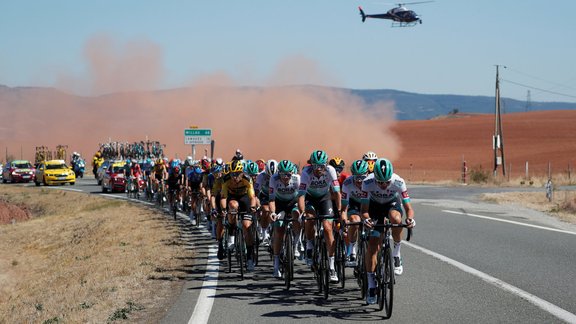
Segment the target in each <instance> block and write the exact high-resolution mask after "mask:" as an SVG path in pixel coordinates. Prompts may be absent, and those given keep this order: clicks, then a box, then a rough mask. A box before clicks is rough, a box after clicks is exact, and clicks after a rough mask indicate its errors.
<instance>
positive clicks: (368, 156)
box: [362, 151, 378, 173]
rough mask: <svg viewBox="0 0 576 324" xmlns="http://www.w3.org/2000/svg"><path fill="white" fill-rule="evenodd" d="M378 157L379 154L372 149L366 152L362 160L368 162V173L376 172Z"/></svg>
mask: <svg viewBox="0 0 576 324" xmlns="http://www.w3.org/2000/svg"><path fill="white" fill-rule="evenodd" d="M377 159H378V155H376V153H374V152H372V151H368V152H366V153H364V155H363V156H362V160H364V161H366V162H367V163H368V173H372V172H374V162H376V160H377Z"/></svg>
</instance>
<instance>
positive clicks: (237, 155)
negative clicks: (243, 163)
mask: <svg viewBox="0 0 576 324" xmlns="http://www.w3.org/2000/svg"><path fill="white" fill-rule="evenodd" d="M237 160H244V155H242V152H241V151H240V149H236V153H235V154H234V156H233V157H232V161H237Z"/></svg>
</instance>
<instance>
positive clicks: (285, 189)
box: [268, 173, 300, 201]
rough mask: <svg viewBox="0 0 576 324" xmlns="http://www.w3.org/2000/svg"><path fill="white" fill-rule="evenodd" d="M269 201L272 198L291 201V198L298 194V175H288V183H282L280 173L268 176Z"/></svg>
mask: <svg viewBox="0 0 576 324" xmlns="http://www.w3.org/2000/svg"><path fill="white" fill-rule="evenodd" d="M269 187H270V190H269V191H268V192H269V195H270V201H272V200H282V201H291V200H292V199H294V198H296V197H297V196H298V188H299V187H300V175H299V174H293V175H292V177H290V181H288V184H284V182H282V180H281V179H280V175H279V174H278V173H276V174H274V175H273V176H272V177H270V186H269Z"/></svg>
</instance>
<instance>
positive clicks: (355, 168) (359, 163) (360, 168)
mask: <svg viewBox="0 0 576 324" xmlns="http://www.w3.org/2000/svg"><path fill="white" fill-rule="evenodd" d="M350 171H352V175H365V174H367V173H368V163H366V161H364V160H356V161H354V162H353V163H352V166H350Z"/></svg>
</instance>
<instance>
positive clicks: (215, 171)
mask: <svg viewBox="0 0 576 324" xmlns="http://www.w3.org/2000/svg"><path fill="white" fill-rule="evenodd" d="M221 175H222V167H221V166H220V165H218V164H214V165H213V166H212V167H211V168H210V172H209V173H208V175H207V176H205V177H204V180H203V181H202V187H203V188H205V190H206V191H205V192H206V201H207V207H206V208H205V209H204V210H205V211H206V213H208V211H210V210H212V211H214V212H211V213H210V215H207V220H208V230H209V231H210V233H211V234H212V238H213V239H214V238H216V225H215V221H216V217H215V216H216V213H215V207H214V205H213V204H212V200H213V199H214V200H216V198H215V197H214V194H216V193H215V192H214V191H213V189H212V188H213V187H214V183H215V182H216V180H217V179H218V178H220V176H221ZM218 194H219V192H218ZM213 197H214V198H213Z"/></svg>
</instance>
